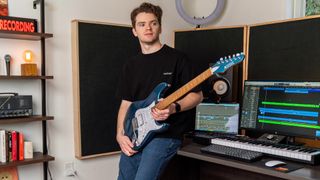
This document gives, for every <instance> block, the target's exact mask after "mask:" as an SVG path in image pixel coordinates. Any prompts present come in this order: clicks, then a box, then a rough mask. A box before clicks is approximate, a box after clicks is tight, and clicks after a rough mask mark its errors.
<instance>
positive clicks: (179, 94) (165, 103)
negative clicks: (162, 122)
mask: <svg viewBox="0 0 320 180" xmlns="http://www.w3.org/2000/svg"><path fill="white" fill-rule="evenodd" d="M211 75H212V70H211V68H209V69H207V70H206V71H204V72H203V73H201V74H199V75H198V76H197V77H195V78H194V79H192V80H191V81H190V82H188V83H187V84H185V85H184V86H182V87H181V88H179V89H178V90H176V91H175V92H174V93H172V94H171V95H169V96H168V97H166V98H165V99H163V100H162V101H160V102H159V103H158V104H156V105H155V107H156V108H157V109H160V110H163V109H165V108H167V107H168V106H169V105H170V104H171V103H173V102H175V101H176V100H178V99H179V98H180V97H182V96H183V95H185V94H187V93H188V92H189V91H191V90H192V89H193V88H195V87H196V86H198V85H199V84H201V83H202V82H203V81H205V80H206V79H208V78H209V77H210V76H211Z"/></svg>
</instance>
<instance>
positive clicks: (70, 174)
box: [64, 162, 77, 177]
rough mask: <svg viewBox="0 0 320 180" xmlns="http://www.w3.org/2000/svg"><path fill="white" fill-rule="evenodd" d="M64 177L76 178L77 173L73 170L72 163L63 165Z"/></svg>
mask: <svg viewBox="0 0 320 180" xmlns="http://www.w3.org/2000/svg"><path fill="white" fill-rule="evenodd" d="M64 175H65V176H66V177H74V176H77V171H76V170H75V169H74V163H73V162H70V163H66V164H65V165H64Z"/></svg>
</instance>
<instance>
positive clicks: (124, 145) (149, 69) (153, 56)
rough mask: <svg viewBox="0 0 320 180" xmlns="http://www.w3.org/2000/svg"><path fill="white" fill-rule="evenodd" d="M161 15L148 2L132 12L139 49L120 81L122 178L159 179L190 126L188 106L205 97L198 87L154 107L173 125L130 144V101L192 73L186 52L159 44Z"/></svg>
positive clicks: (159, 118) (186, 79) (155, 114)
mask: <svg viewBox="0 0 320 180" xmlns="http://www.w3.org/2000/svg"><path fill="white" fill-rule="evenodd" d="M161 16H162V10H161V8H160V7H159V6H154V5H152V4H150V3H142V4H141V5H140V6H139V7H138V8H136V9H134V10H133V11H132V12H131V21H132V26H133V29H132V32H133V34H134V35H135V36H136V37H137V38H138V39H139V42H140V46H141V53H139V54H138V55H137V56H135V57H133V58H132V59H130V60H128V61H127V63H126V64H125V65H124V69H123V74H122V78H121V82H120V86H119V90H120V91H119V93H120V95H121V98H122V102H121V105H120V108H119V113H118V125H117V137H116V138H117V141H118V143H119V145H120V147H121V151H122V154H121V158H120V164H119V177H118V179H119V180H131V179H132V180H133V179H136V180H152V179H158V178H159V176H160V174H161V172H162V170H163V169H164V167H165V166H166V165H167V163H168V162H169V160H170V159H171V158H172V157H173V156H174V155H175V154H176V152H177V150H178V148H179V146H180V145H181V139H182V135H183V133H184V132H186V130H189V128H190V122H188V121H187V119H188V118H187V117H188V115H190V113H191V115H192V112H191V111H190V109H192V108H194V107H195V106H196V105H197V104H198V103H200V102H201V101H202V92H201V90H200V89H199V88H198V87H197V88H194V89H193V90H192V91H191V92H190V93H188V94H187V95H185V96H184V97H183V98H181V99H179V100H178V101H177V102H175V103H172V104H171V105H170V106H169V107H168V108H166V109H164V110H159V109H156V108H153V109H152V111H151V114H152V116H153V118H154V119H155V120H157V121H159V122H166V123H168V124H170V126H169V129H168V130H167V131H165V132H163V133H159V134H157V135H156V136H155V137H154V138H153V139H152V140H151V141H150V142H149V143H148V144H147V145H146V146H145V147H144V148H143V149H142V150H141V151H139V152H137V151H134V150H133V149H132V147H133V144H132V142H131V141H130V139H129V137H127V136H125V135H124V120H125V116H126V112H127V110H128V108H129V106H130V105H131V103H132V102H134V101H138V100H144V99H145V98H147V96H148V95H149V93H151V92H152V90H153V89H154V88H155V87H156V86H157V85H158V84H159V83H161V82H166V83H168V84H170V85H171V86H170V88H169V90H168V91H167V92H166V93H165V96H167V95H170V94H171V93H172V92H174V91H175V90H177V89H178V88H180V87H181V86H183V85H184V84H186V83H187V82H189V81H190V80H191V79H192V78H193V74H192V71H191V67H190V65H189V63H188V61H187V59H186V57H185V55H184V54H182V53H180V52H178V51H177V50H175V49H173V48H170V47H169V46H167V45H162V44H161V43H160V40H159V35H160V33H161ZM177 111H178V112H177ZM191 124H192V122H191Z"/></svg>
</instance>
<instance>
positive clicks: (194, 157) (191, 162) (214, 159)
mask: <svg viewBox="0 0 320 180" xmlns="http://www.w3.org/2000/svg"><path fill="white" fill-rule="evenodd" d="M201 147H203V146H201V145H198V144H195V143H190V144H188V145H185V146H184V147H182V148H181V149H180V150H179V151H178V156H177V157H175V159H174V160H173V162H172V163H170V164H169V166H168V168H167V170H168V169H171V171H175V172H176V173H175V174H176V175H174V177H170V178H167V179H193V180H195V179H201V180H205V179H217V180H219V179H223V180H225V179H233V180H234V179H237V180H241V179H244V180H250V179H259V180H260V179H268V180H269V179H292V180H320V166H310V165H306V164H300V163H296V164H299V165H303V166H304V168H301V169H298V170H295V171H291V172H289V173H282V172H278V171H274V170H272V169H268V168H267V167H263V166H261V165H260V166H258V164H259V162H254V163H246V162H242V161H237V160H232V159H228V158H224V157H220V156H214V155H209V154H204V153H201V152H200V148H201ZM263 160H271V158H265V159H263ZM286 162H288V161H286ZM290 163H291V162H290ZM293 163H294V162H293ZM260 164H261V162H260ZM173 166H174V167H173ZM177 166H179V167H177ZM173 168H174V169H175V170H173ZM177 174H178V175H177ZM179 174H180V175H179ZM166 176H167V177H169V175H168V173H167V174H166Z"/></svg>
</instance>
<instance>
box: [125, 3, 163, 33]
mask: <svg viewBox="0 0 320 180" xmlns="http://www.w3.org/2000/svg"><path fill="white" fill-rule="evenodd" d="M142 12H144V13H152V14H154V15H155V16H156V18H157V20H158V22H159V24H160V26H161V17H162V9H161V7H160V6H155V5H153V4H151V3H147V2H144V3H142V4H141V5H140V6H139V7H137V8H135V9H134V10H133V11H132V12H131V23H132V27H133V28H135V25H136V17H137V15H138V14H139V13H142Z"/></svg>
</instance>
